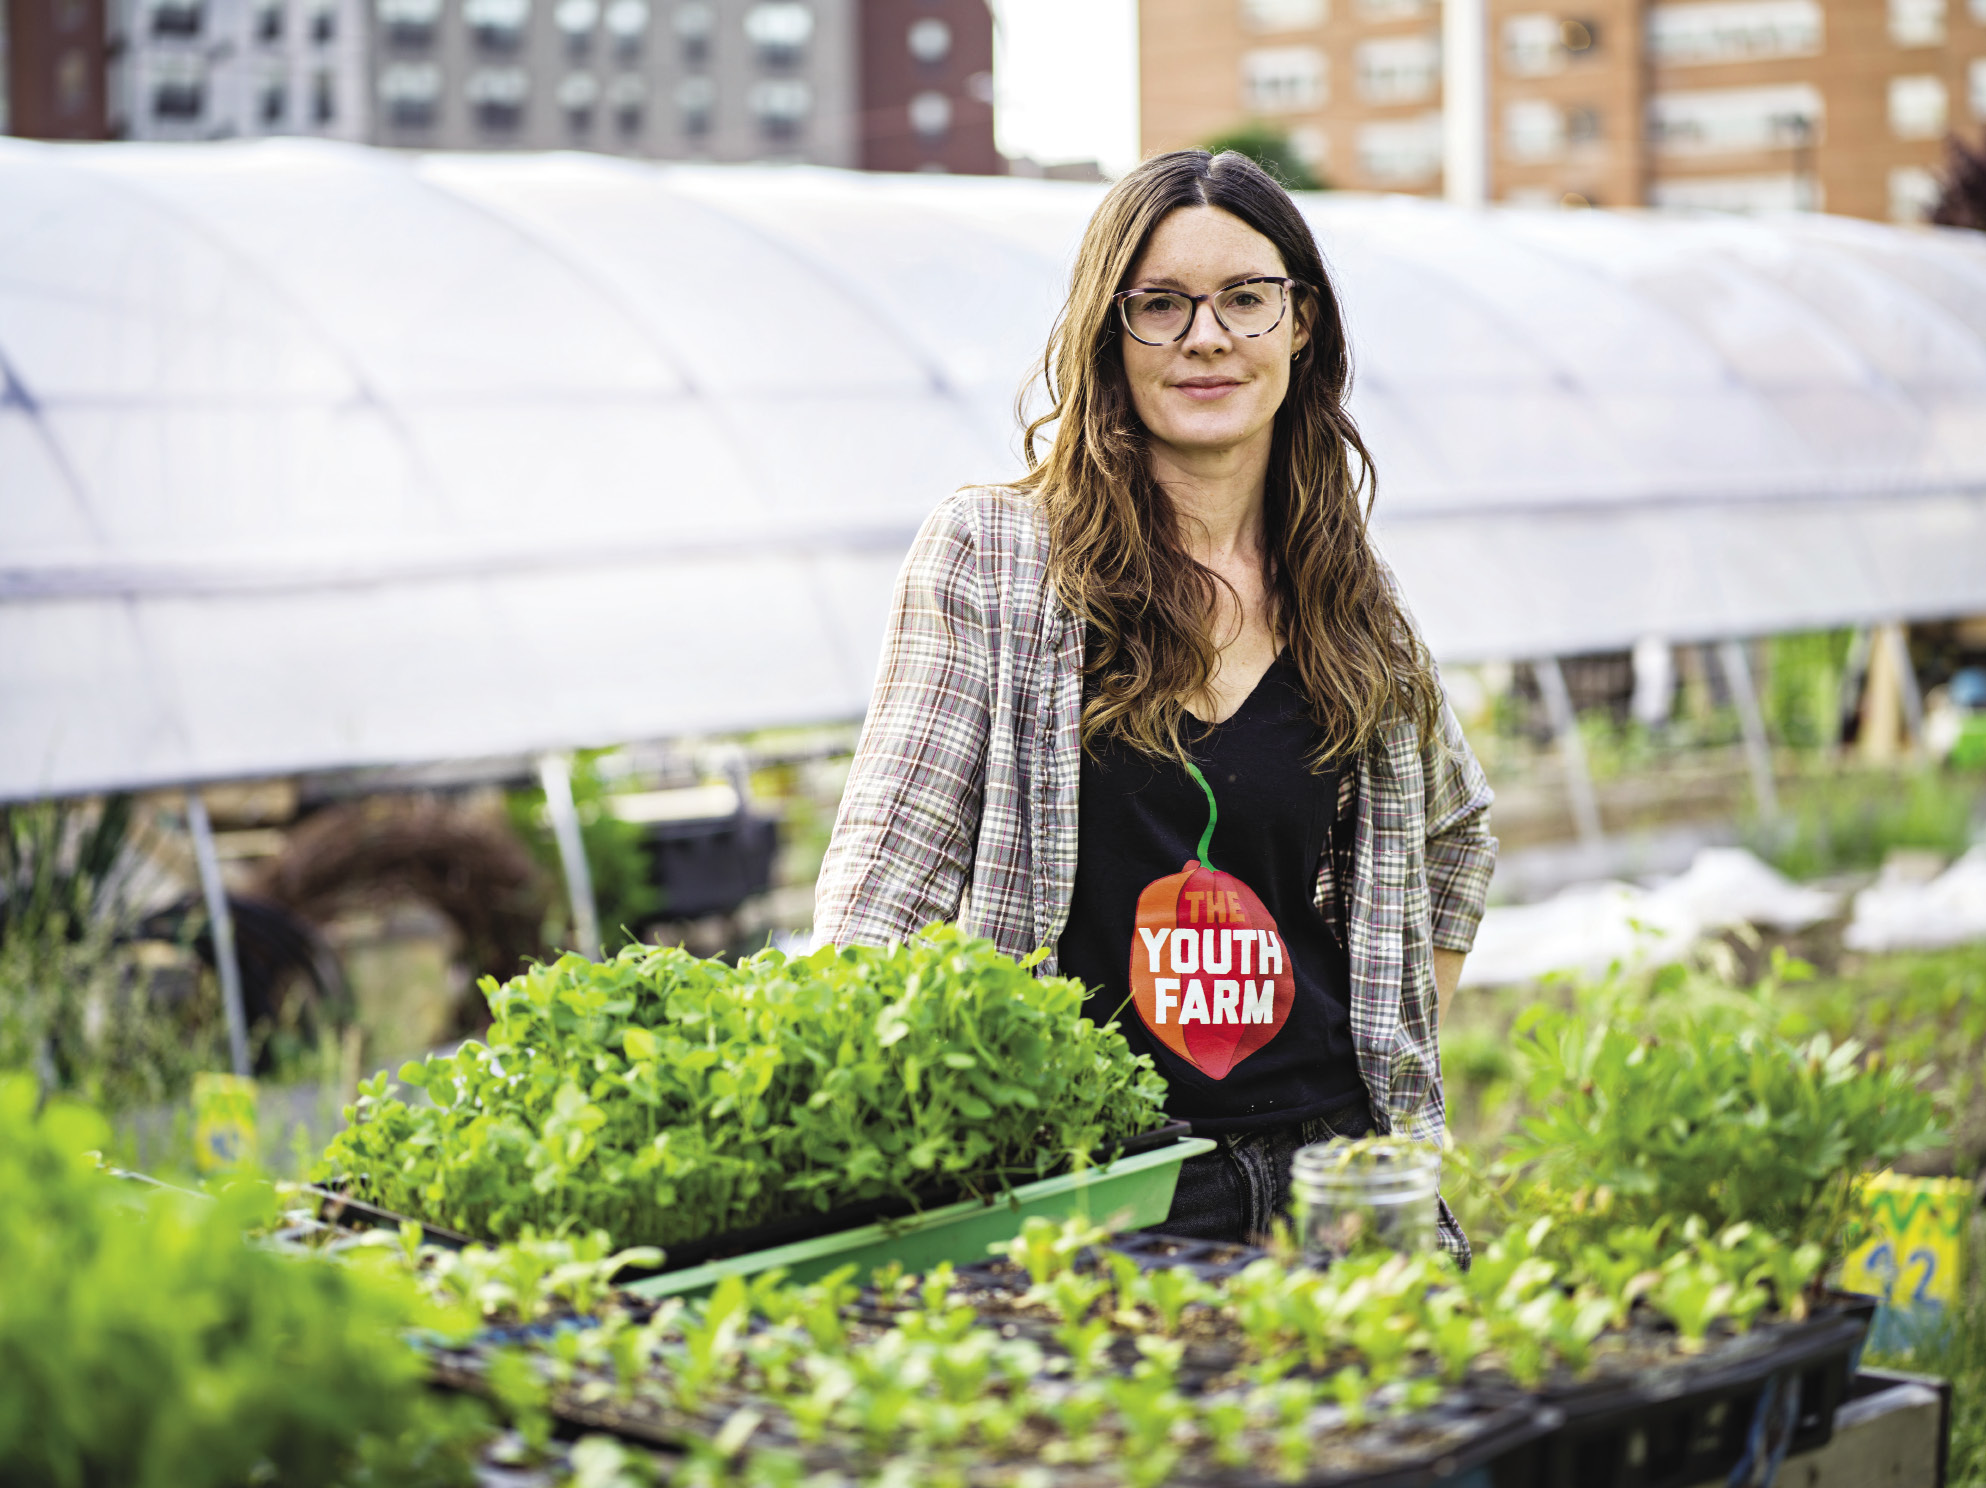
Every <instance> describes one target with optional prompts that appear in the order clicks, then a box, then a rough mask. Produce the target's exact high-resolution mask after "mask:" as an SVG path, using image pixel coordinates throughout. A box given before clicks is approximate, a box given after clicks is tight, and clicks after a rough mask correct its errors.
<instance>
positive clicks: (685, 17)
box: [676, 0, 717, 62]
mask: <svg viewBox="0 0 1986 1488" xmlns="http://www.w3.org/2000/svg"><path fill="white" fill-rule="evenodd" d="M716 29H717V17H716V15H715V13H714V12H712V10H711V8H710V7H709V6H708V5H707V4H705V3H704V0H689V3H688V4H685V5H678V6H677V7H676V39H677V40H678V41H680V42H681V43H682V44H683V60H684V61H685V62H702V61H703V60H705V59H706V58H707V57H709V55H710V37H711V33H712V32H713V31H715V30H716Z"/></svg>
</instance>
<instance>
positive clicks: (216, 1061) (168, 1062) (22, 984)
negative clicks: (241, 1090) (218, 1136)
mask: <svg viewBox="0 0 1986 1488" xmlns="http://www.w3.org/2000/svg"><path fill="white" fill-rule="evenodd" d="M130 816H131V801H130V798H129V797H128V796H113V797H111V798H109V799H108V800H106V801H104V802H103V803H101V804H100V805H94V804H88V803H75V802H55V801H43V802H36V803H33V804H29V805H24V806H10V807H0V1071H8V1070H13V1071H32V1072H33V1073H34V1076H35V1078H36V1079H37V1080H38V1081H39V1082H40V1083H41V1084H42V1085H43V1087H45V1088H48V1089H53V1090H60V1091H62V1092H64V1093H66V1094H69V1095H73V1096H76V1097H78V1098H80V1099H83V1100H85V1101H88V1102H89V1103H91V1104H92V1105H95V1106H98V1107H100V1108H102V1109H106V1110H112V1111H116V1110H121V1109H124V1108H126V1107H129V1106H134V1105H141V1104H149V1103H156V1102H160V1101H163V1100H167V1099H170V1098H172V1097H174V1096H178V1095H181V1094H183V1093H184V1092H185V1091H186V1090H187V1088H188V1087H189V1086H190V1084H191V1083H192V1077H193V1075H194V1074H195V1073H196V1072H198V1071H200V1070H203V1069H221V1068H225V1067H226V1064H227V1057H226V1046H225V1037H224V1032H223V1028H222V1025H221V1023H220V1021H219V1019H218V1018H213V1019H208V1020H206V1021H205V1022H204V1023H203V1022H200V1021H198V1020H195V1019H190V1018H182V1017H176V1016H174V1014H173V1013H172V1012H171V1011H170V1010H167V1009H165V1008H161V1007H158V1006H156V1005H154V1004H153V1002H152V1001H151V998H150V996H149V994H148V992H147V989H146V986H145V982H144V978H143V977H142V976H140V975H138V974H136V968H134V967H133V966H132V965H130V964H129V961H128V960H127V958H126V956H125V955H124V953H123V951H122V950H121V948H120V947H119V945H118V936H119V934H120V932H121V931H123V930H124V929H125V928H127V925H126V917H125V915H124V912H123V908H122V906H121V904H120V902H119V897H118V892H117V874H116V869H117V864H118V861H119V858H120V855H121V854H122V852H123V850H124V844H125V840H126V837H127V835H128V832H129V827H130Z"/></svg>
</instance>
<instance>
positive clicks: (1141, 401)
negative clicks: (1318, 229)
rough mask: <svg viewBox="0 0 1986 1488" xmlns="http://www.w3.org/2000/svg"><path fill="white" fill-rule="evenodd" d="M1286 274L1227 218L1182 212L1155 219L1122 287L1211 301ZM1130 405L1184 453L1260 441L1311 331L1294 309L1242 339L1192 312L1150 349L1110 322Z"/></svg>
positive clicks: (1254, 237) (1257, 240)
mask: <svg viewBox="0 0 1986 1488" xmlns="http://www.w3.org/2000/svg"><path fill="white" fill-rule="evenodd" d="M1288 273H1289V270H1288V269H1287V268H1286V267H1285V266H1284V264H1283V257H1282V255H1281V254H1280V253H1278V252H1277V251H1276V245H1275V244H1274V243H1271V242H1270V241H1269V240H1268V239H1267V238H1265V237H1264V236H1262V234H1261V233H1259V232H1257V231H1256V230H1255V229H1254V228H1252V227H1250V226H1249V225H1248V224H1247V223H1245V222H1243V221H1242V220H1241V219H1240V218H1239V217H1237V216H1235V215H1234V214H1233V213H1232V212H1228V211H1224V210H1222V209H1221V208H1219V207H1180V208H1179V209H1178V210H1176V211H1174V212H1172V213H1171V214H1170V215H1168V216H1167V217H1165V218H1164V219H1163V220H1161V221H1160V223H1159V225H1158V227H1157V228H1156V229H1155V230H1154V231H1153V233H1152V237H1151V241H1150V242H1149V243H1147V244H1146V245H1145V251H1144V253H1143V255H1142V256H1141V257H1140V258H1139V259H1138V261H1137V263H1136V264H1135V265H1133V266H1132V270H1131V278H1130V279H1129V281H1127V282H1126V284H1125V285H1124V287H1125V288H1126V289H1178V290H1184V291H1185V292H1186V293H1188V294H1194V295H1208V294H1213V293H1214V292H1215V291H1217V290H1221V289H1225V288H1227V287H1228V286H1229V285H1231V284H1233V283H1235V282H1236V281H1237V280H1241V279H1252V278H1255V277H1257V276H1259V275H1265V274H1266V275H1273V276H1276V277H1282V276H1285V275H1287V274H1288ZM1117 334H1118V340H1119V342H1120V344H1121V345H1122V347H1123V350H1124V373H1125V376H1126V378H1127V379H1128V380H1129V382H1130V387H1131V403H1132V406H1133V407H1134V408H1135V409H1137V412H1138V417H1139V419H1141V420H1142V421H1143V423H1144V425H1145V428H1146V429H1147V430H1149V431H1150V433H1151V435H1152V437H1153V438H1154V439H1155V440H1158V441H1159V442H1160V443H1162V444H1165V445H1168V446H1170V447H1172V448H1173V449H1175V450H1177V451H1179V452H1180V453H1181V454H1188V453H1191V454H1216V453H1222V452H1225V451H1229V450H1233V449H1236V448H1238V447H1240V446H1243V445H1247V444H1249V443H1250V442H1251V441H1256V440H1263V441H1266V440H1267V439H1268V438H1269V437H1270V431H1271V429H1272V427H1273V425H1274V423H1275V418H1276V410H1277V409H1278V408H1280V407H1282V403H1283V397H1284V395H1285V394H1286V393H1288V391H1289V385H1290V360H1291V358H1292V357H1294V356H1295V355H1296V353H1297V352H1298V351H1300V350H1301V349H1302V348H1303V345H1304V343H1305V342H1306V341H1307V340H1308V339H1309V332H1308V331H1307V330H1306V329H1305V328H1304V327H1303V326H1302V325H1301V324H1300V319H1299V316H1298V314H1297V306H1296V305H1294V304H1292V305H1291V306H1290V307H1289V309H1288V311H1287V312H1286V313H1285V314H1284V316H1283V318H1282V322H1281V324H1279V325H1278V326H1277V327H1276V328H1275V329H1274V330H1272V331H1269V332H1267V333H1266V334H1263V335H1259V336H1242V335H1237V334H1234V333H1232V332H1230V331H1228V330H1227V329H1225V328H1224V327H1223V326H1222V325H1221V323H1220V322H1219V321H1218V320H1216V319H1215V318H1214V313H1213V307H1212V305H1211V304H1206V303H1203V304H1200V305H1196V306H1195V307H1194V315H1193V323H1192V325H1191V327H1190V328H1189V329H1188V330H1187V332H1186V334H1185V336H1183V337H1182V338H1181V339H1179V340H1177V341H1173V342H1170V343H1168V344H1166V345H1163V346H1149V345H1147V344H1146V343H1144V342H1142V341H1140V340H1138V339H1137V338H1136V337H1135V336H1133V335H1131V334H1130V333H1129V332H1128V331H1126V330H1125V329H1124V321H1123V318H1122V316H1121V315H1120V316H1119V317H1118V320H1117Z"/></svg>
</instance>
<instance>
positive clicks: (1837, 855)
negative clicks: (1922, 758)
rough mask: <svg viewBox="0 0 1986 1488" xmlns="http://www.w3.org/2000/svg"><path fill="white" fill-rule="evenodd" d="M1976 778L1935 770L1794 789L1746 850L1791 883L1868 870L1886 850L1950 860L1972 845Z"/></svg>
mask: <svg viewBox="0 0 1986 1488" xmlns="http://www.w3.org/2000/svg"><path fill="white" fill-rule="evenodd" d="M1980 795H1981V792H1980V788H1979V785H1978V783H1977V782H1976V781H1968V780H1966V779H1964V778H1963V777H1960V776H1954V775H1949V774H1946V773H1944V772H1942V771H1939V770H1934V769H1927V770H1920V771H1918V772H1916V773H1915V774H1911V775H1908V776H1904V777H1902V778H1899V777H1897V776H1896V775H1893V774H1890V773H1887V772H1880V771H1878V772H1869V773H1860V774H1840V775H1831V776H1828V777H1826V778H1825V779H1823V780H1821V781H1818V782H1815V783H1813V784H1812V785H1809V786H1807V787H1804V788H1801V789H1798V790H1797V791H1796V792H1795V793H1794V794H1793V799H1792V800H1791V801H1790V802H1789V806H1788V810H1787V811H1786V812H1785V814H1784V815H1783V816H1782V817H1781V818H1780V819H1779V820H1778V821H1770V822H1767V821H1754V822H1752V823H1750V824H1748V825H1747V827H1746V828H1745V838H1746V845H1747V846H1748V847H1750V848H1751V849H1752V851H1754V852H1756V853H1757V854H1758V855H1759V856H1760V857H1762V858H1764V859H1766V860H1767V861H1768V862H1770V863H1771V864H1772V865H1773V866H1774V867H1775V868H1777V869H1779V871H1780V872H1782V873H1785V874H1788V875H1789V876H1791V877H1793V878H1800V879H1807V878H1820V877H1823V876H1825V875H1827V874H1830V873H1839V872H1842V871H1844V870H1846V869H1854V868H1874V867H1877V866H1878V865H1880V864H1881V862H1882V861H1883V859H1884V857H1886V856H1887V855H1888V853H1889V851H1890V849H1891V848H1897V847H1915V848H1927V849H1931V850H1933V851H1936V852H1941V853H1943V854H1945V855H1946V856H1947V857H1956V856H1957V855H1958V854H1959V853H1962V852H1964V851H1965V848H1966V844H1967V843H1968V842H1969V841H1970V840H1971V836H1972V825H1973V816H1974V813H1975V812H1976V811H1978V809H1979V805H1980Z"/></svg>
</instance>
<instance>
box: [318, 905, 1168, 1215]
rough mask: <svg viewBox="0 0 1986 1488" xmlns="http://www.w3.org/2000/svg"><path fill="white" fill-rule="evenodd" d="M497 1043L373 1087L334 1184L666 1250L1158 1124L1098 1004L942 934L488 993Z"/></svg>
mask: <svg viewBox="0 0 1986 1488" xmlns="http://www.w3.org/2000/svg"><path fill="white" fill-rule="evenodd" d="M483 990H484V993H485V995H486V996H487V997H488V998H489V1003H490V1011H491V1013H492V1015H493V1017H494V1022H493V1023H492V1025H491V1028H490V1034H489V1042H488V1044H487V1045H485V1044H480V1043H469V1044H465V1045H463V1046H462V1047H461V1049H460V1050H458V1051H457V1052H456V1053H455V1054H453V1055H451V1056H447V1057H441V1058H435V1059H430V1060H427V1061H426V1062H425V1063H415V1064H409V1065H407V1066H405V1067H404V1068H403V1069H402V1070H401V1072H400V1074H401V1078H402V1079H403V1080H405V1081H407V1082H408V1083H409V1084H411V1085H414V1086H417V1087H420V1088H422V1089H425V1090H426V1091H427V1094H428V1097H429V1102H430V1103H423V1104H410V1103H408V1102H406V1101H402V1100H399V1099H396V1098H394V1097H393V1096H392V1095H390V1094H389V1093H388V1082H387V1080H386V1077H385V1075H384V1074H382V1075H380V1076H379V1077H377V1078H376V1079H374V1080H372V1081H368V1082H366V1083H365V1084H364V1085H362V1086H361V1093H360V1097H359V1100H358V1103H357V1105H356V1106H355V1107H353V1108H351V1109H350V1110H349V1111H348V1112H347V1115H348V1119H349V1120H350V1121H351V1125H350V1126H349V1127H348V1128H347V1129H346V1130H345V1131H343V1132H341V1133H340V1134H339V1135H338V1136H337V1137H336V1138H335V1139H334V1140H333V1141H332V1143H331V1145H330V1147H329V1148H328V1149H327V1151H326V1153H325V1158H324V1161H323V1163H322V1164H321V1165H320V1169H319V1176H320V1177H324V1178H336V1179H343V1180H345V1181H347V1182H349V1183H350V1185H351V1187H352V1189H353V1191H354V1192H355V1193H357V1194H358V1195H360V1196H361V1197H364V1198H366V1199H369V1200H371V1201H373V1202H375V1203H379V1204H383V1205H385V1206H386V1207H388V1208H391V1209H395V1210H398V1211H400V1212H402V1213H406V1214H410V1215H416V1216H418V1217H420V1218H423V1219H427V1220H431V1221H436V1222H439V1223H442V1224H446V1225H450V1226H454V1227H456V1228H459V1229H463V1230H466V1231H468V1232H469V1233H471V1234H475V1235H478V1236H486V1237H494V1238H498V1239H502V1238H508V1237H512V1236H516V1235H519V1234H522V1233H523V1232H524V1230H525V1229H526V1227H535V1228H536V1229H538V1230H539V1231H541V1232H547V1233H549V1232H555V1231H559V1230H561V1229H565V1228H570V1227H574V1226H577V1227H581V1228H585V1229H601V1230H605V1231H606V1232H607V1233H608V1234H610V1235H612V1236H613V1237H614V1240H615V1242H616V1243H619V1244H642V1245H671V1244H678V1243H681V1242H683V1241H685V1240H690V1239H695V1238H698V1237H701V1236H705V1235H711V1234H716V1233H720V1232H723V1231H726V1230H733V1229H740V1228H745V1227H748V1226H751V1225H756V1224H762V1223H765V1222H768V1221H770V1220H774V1219H778V1218H783V1217H786V1216H789V1215H793V1214H801V1213H806V1212H808V1211H810V1210H826V1209H830V1208H833V1207H835V1206H836V1205H838V1204H845V1203H852V1202H855V1201H857V1200H861V1199H867V1198H873V1197H878V1196H881V1195H886V1194H905V1195H910V1194H915V1193H916V1192H917V1191H918V1190H920V1189H924V1188H928V1187H931V1186H933V1185H940V1186H950V1187H952V1188H955V1189H956V1188H959V1187H964V1188H968V1189H973V1190H977V1191H988V1190H998V1189H1000V1188H1002V1187H1004V1186H1005V1183H1006V1180H1007V1178H1008V1176H1009V1175H1012V1174H1023V1175H1025V1176H1026V1177H1035V1176H1043V1175H1045V1174H1046V1173H1048V1172H1049V1171H1052V1170H1054V1169H1056V1168H1058V1167H1060V1166H1063V1165H1066V1164H1068V1163H1071V1162H1081V1161H1083V1160H1085V1158H1086V1155H1087V1154H1088V1153H1089V1152H1091V1151H1092V1150H1094V1149H1097V1148H1101V1147H1109V1146H1110V1145H1112V1144H1114V1143H1118V1142H1121V1141H1123V1140H1124V1139H1125V1138H1127V1137H1130V1136H1132V1135H1134V1134H1135V1133H1137V1132H1140V1131H1145V1130H1149V1129H1151V1128H1153V1127H1155V1126H1158V1125H1160V1124H1161V1123H1162V1121H1163V1116H1162V1114H1161V1110H1162V1101H1163V1098H1164V1083H1163V1081H1162V1079H1161V1078H1160V1077H1159V1076H1158V1074H1157V1073H1156V1071H1154V1070H1153V1068H1152V1066H1151V1062H1150V1060H1149V1059H1147V1058H1144V1057H1143V1056H1137V1057H1134V1056H1133V1055H1132V1054H1131V1052H1130V1048H1129V1046H1128V1045H1127V1044H1126V1043H1125V1041H1124V1038H1123V1035H1122V1034H1121V1033H1119V1032H1118V1030H1117V1026H1116V1025H1115V1024H1114V1023H1113V1024H1108V1025H1105V1026H1102V1027H1099V1026H1097V1025H1096V1024H1094V1023H1092V1022H1091V1021H1090V1020H1088V1019H1086V1018H1084V1017H1082V1016H1081V1009H1082V1000H1083V991H1082V987H1081V985H1080V984H1079V983H1076V982H1074V981H1070V980H1068V979H1066V978H1049V979H1041V980H1038V979H1036V978H1035V977H1034V976H1033V975H1032V974H1031V973H1030V971H1029V970H1028V968H1027V967H1026V966H1024V965H1022V964H1020V963H1017V962H1015V961H1013V960H1011V959H1010V958H1008V957H1005V956H1002V955H1000V954H999V953H998V952H997V951H996V950H995V949H994V948H993V946H992V944H991V942H988V941H984V940H974V939H972V938H970V937H968V936H966V935H965V934H963V933H962V932H960V931H959V930H957V929H956V928H955V927H949V926H935V927H933V928H931V929H929V930H927V931H925V932H924V933H923V934H922V935H920V936H918V937H917V938H915V939H914V940H912V941H911V942H909V943H908V944H906V945H900V946H894V947H890V948H887V949H876V948H849V949H846V950H841V951H836V950H833V949H827V950H823V951H820V952H817V953H816V954H814V955H812V956H809V957H805V958H798V959H788V958H787V957H785V956H783V955H781V954H780V953H779V952H777V951H764V952H761V953H760V954H759V955H757V956H754V957H752V958H750V959H749V960H745V961H741V962H740V963H738V965H736V966H735V967H733V966H727V965H725V964H724V963H722V962H721V961H715V960H712V961H699V960H697V959H695V958H694V957H692V956H690V955H688V954H687V953H686V952H684V951H682V950H680V949H676V948H666V949H658V948H655V947H649V946H630V947H628V948H627V949H625V950H623V951H622V952H621V953H620V955H618V956H617V957H615V958H614V959H613V960H611V961H607V962H604V963H594V962H589V961H586V960H584V959H583V958H581V957H578V956H566V957H564V958H562V959H561V960H559V961H558V962H556V963H555V964H553V965H549V966H540V967H536V968H534V969H532V970H531V971H529V972H527V973H526V974H524V975H522V976H519V977H516V978H514V979H513V980H511V981H509V982H507V983H504V984H503V985H501V986H499V985H497V984H496V983H495V982H494V981H492V980H488V979H486V980H485V981H484V983H483Z"/></svg>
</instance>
